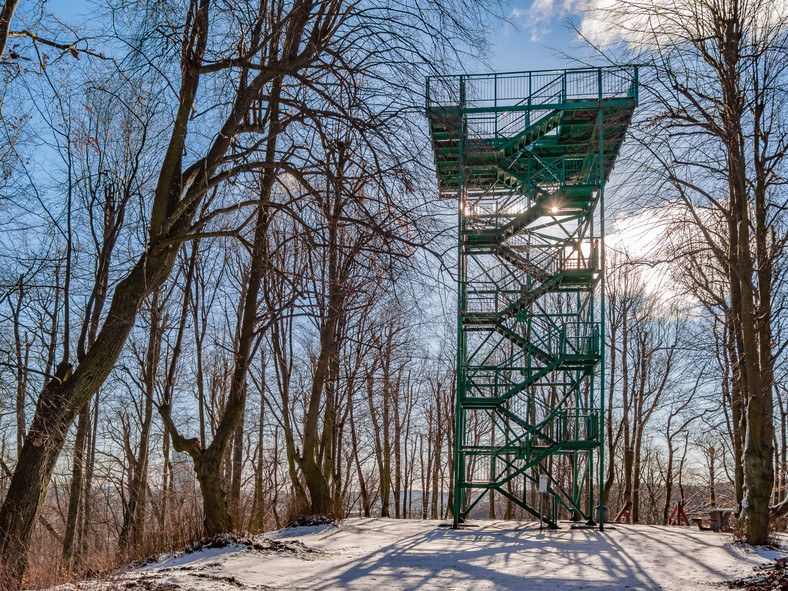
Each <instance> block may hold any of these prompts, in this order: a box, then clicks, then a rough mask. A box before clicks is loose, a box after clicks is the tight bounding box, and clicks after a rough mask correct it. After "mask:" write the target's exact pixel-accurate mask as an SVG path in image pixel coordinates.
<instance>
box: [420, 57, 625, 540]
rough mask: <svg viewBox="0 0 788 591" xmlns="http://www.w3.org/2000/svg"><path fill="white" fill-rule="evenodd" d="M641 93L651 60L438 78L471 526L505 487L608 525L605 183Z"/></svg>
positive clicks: (433, 119) (516, 499)
mask: <svg viewBox="0 0 788 591" xmlns="http://www.w3.org/2000/svg"><path fill="white" fill-rule="evenodd" d="M637 91H638V84H637V69H636V68H635V67H615V68H594V69H576V70H562V71H534V72H517V73H506V74H482V75H458V76H435V77H430V78H428V79H427V116H428V119H429V123H430V131H431V135H432V143H433V147H434V152H435V166H436V169H437V174H438V185H439V190H440V195H441V197H442V198H444V199H456V200H457V204H458V225H459V248H458V267H459V268H458V283H457V301H458V319H457V326H458V330H457V348H458V351H457V398H456V409H455V412H456V424H455V457H454V462H455V463H454V466H455V470H454V491H455V494H454V505H453V508H454V515H453V517H454V525H455V527H456V526H457V525H458V524H460V523H461V522H463V521H464V520H465V519H466V517H467V516H468V515H470V513H471V511H472V510H473V509H474V507H476V506H477V505H479V503H480V502H481V501H482V500H484V499H487V500H489V502H492V499H493V496H494V495H496V494H498V495H503V497H505V498H507V499H509V501H511V503H513V504H515V505H518V506H520V507H522V509H523V510H525V511H526V512H528V513H530V514H531V515H533V516H534V517H537V518H541V519H542V520H543V522H544V523H546V524H547V526H548V527H553V528H554V527H557V522H558V520H559V519H563V518H571V519H572V520H574V521H584V522H586V523H588V525H595V524H596V523H599V527H600V529H601V528H602V527H603V523H604V510H603V507H602V501H601V491H602V482H603V474H604V448H603V446H602V445H600V444H601V443H602V442H603V441H604V437H603V435H604V426H605V422H604V416H605V401H604V396H603V392H604V376H603V373H602V368H603V367H604V348H603V347H602V343H604V330H605V327H604V322H603V320H604V284H603V280H602V277H603V273H602V270H603V264H604V256H603V250H602V240H603V239H604V201H603V194H604V187H605V182H606V181H607V179H608V177H609V175H610V171H611V170H612V168H613V164H614V163H615V160H616V156H617V155H618V152H619V150H620V148H621V143H622V141H623V139H624V136H625V134H626V129H627V126H628V125H629V122H630V120H631V117H632V112H633V111H634V108H635V105H636V103H637Z"/></svg>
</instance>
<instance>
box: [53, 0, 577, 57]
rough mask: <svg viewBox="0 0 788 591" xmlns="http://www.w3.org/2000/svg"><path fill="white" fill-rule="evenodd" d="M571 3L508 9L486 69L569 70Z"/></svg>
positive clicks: (66, 1) (57, 9)
mask: <svg viewBox="0 0 788 591" xmlns="http://www.w3.org/2000/svg"><path fill="white" fill-rule="evenodd" d="M571 3H572V0H526V1H525V2H514V3H512V4H511V5H510V6H509V11H510V12H509V16H510V18H511V20H512V21H513V22H514V23H516V25H515V26H512V25H508V24H502V25H501V27H500V29H499V30H497V31H495V32H494V34H493V39H491V41H492V44H493V45H492V48H491V53H492V56H490V57H489V59H488V60H487V61H488V63H489V68H485V67H481V68H480V71H485V70H487V69H489V70H491V71H497V72H511V71H519V70H544V69H552V68H566V67H572V66H573V65H576V64H573V63H571V61H569V60H567V59H566V58H564V57H561V56H560V55H559V54H558V52H557V51H556V48H558V50H561V51H565V52H567V53H569V54H572V55H578V54H579V49H578V47H577V43H576V42H574V41H573V39H574V37H575V35H574V33H573V32H571V31H570V30H569V28H568V27H567V25H566V23H565V17H566V15H567V14H569V13H570V9H569V7H571V5H572V4H571ZM47 9H48V10H50V11H52V12H53V13H54V14H55V15H57V16H58V17H60V18H63V19H65V20H67V21H68V20H69V19H70V18H73V17H77V16H80V17H81V16H84V15H85V14H89V12H90V2H89V0H49V2H48V3H47Z"/></svg>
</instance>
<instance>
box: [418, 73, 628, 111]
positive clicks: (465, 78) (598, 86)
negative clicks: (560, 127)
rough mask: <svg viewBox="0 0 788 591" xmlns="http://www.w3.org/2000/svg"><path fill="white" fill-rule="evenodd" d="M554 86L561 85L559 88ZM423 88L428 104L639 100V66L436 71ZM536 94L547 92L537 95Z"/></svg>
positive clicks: (519, 105) (504, 105)
mask: <svg viewBox="0 0 788 591" xmlns="http://www.w3.org/2000/svg"><path fill="white" fill-rule="evenodd" d="M535 86H536V88H534V87H535ZM555 86H559V89H558V90H557V91H556V90H554V88H555ZM426 87H427V91H426V106H427V109H430V108H432V107H440V106H451V105H454V106H456V105H460V106H462V107H471V108H473V107H482V108H483V107H492V108H494V109H497V108H502V109H511V108H512V107H517V108H520V109H522V108H525V109H528V110H530V109H538V108H540V107H541V106H542V105H545V104H548V103H549V102H551V101H553V102H554V101H556V100H559V101H560V102H564V101H567V100H575V99H588V100H598V99H599V98H600V97H601V98H603V99H606V98H633V99H637V98H638V67H637V66H611V67H603V68H578V69H565V70H531V71H524V72H503V73H480V74H451V75H434V76H428V77H427V85H426ZM545 90H547V92H544V91H545ZM461 91H462V92H461ZM540 93H544V94H545V95H547V96H545V97H540ZM461 94H463V95H464V96H462V97H461V96H460V95H461ZM526 103H527V104H526Z"/></svg>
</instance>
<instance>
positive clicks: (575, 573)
mask: <svg viewBox="0 0 788 591" xmlns="http://www.w3.org/2000/svg"><path fill="white" fill-rule="evenodd" d="M560 525H561V529H559V530H557V531H548V530H544V531H539V527H538V525H537V524H536V523H534V522H518V521H478V522H474V523H472V524H471V526H470V527H464V528H463V529H460V530H452V529H450V528H447V527H441V522H438V521H416V520H394V519H362V518H356V519H348V520H346V521H345V522H343V523H342V524H341V525H340V526H333V525H323V526H316V527H304V528H293V529H284V530H280V531H278V532H274V533H271V534H267V536H268V537H270V538H275V539H277V540H279V541H286V540H292V539H298V540H300V541H301V542H303V544H305V546H306V548H303V547H301V546H300V545H297V544H290V545H288V546H287V547H286V548H285V549H284V550H280V551H279V552H274V551H259V550H252V549H248V548H243V547H240V546H228V547H226V548H211V549H205V550H200V551H197V552H193V553H190V554H182V555H177V554H176V555H165V556H162V557H160V559H159V560H158V561H157V562H154V563H152V564H149V565H147V566H145V567H141V568H138V569H135V570H132V571H128V572H125V573H118V575H117V576H115V577H113V580H112V581H105V582H102V583H100V584H97V582H93V583H92V584H85V583H83V584H81V585H78V586H68V587H69V588H71V589H74V588H79V589H140V590H142V589H147V590H165V589H168V590H172V591H177V590H184V591H185V590H190V589H192V590H206V589H215V590H226V589H233V590H236V591H237V590H239V589H310V590H311V589H314V590H326V589H358V590H375V591H384V590H389V589H396V590H405V589H408V590H410V589H471V590H473V591H481V590H485V589H518V590H524V589H665V590H671V591H673V590H675V591H684V590H688V589H715V588H716V589H721V588H725V585H724V584H722V583H723V581H725V580H727V579H731V578H735V577H743V576H748V575H751V574H752V567H753V566H755V565H759V564H763V563H765V562H768V561H770V560H773V559H775V558H778V557H780V555H781V554H779V553H778V552H775V551H770V550H766V549H757V550H754V549H752V548H749V547H746V546H741V545H738V544H734V543H733V538H732V536H731V534H722V533H714V532H711V531H699V530H698V529H697V528H688V527H661V526H631V525H610V526H608V527H607V528H606V530H605V532H604V533H602V532H599V531H598V530H596V529H571V524H570V523H568V522H567V523H564V522H562V523H561V524H560ZM88 585H89V586H88Z"/></svg>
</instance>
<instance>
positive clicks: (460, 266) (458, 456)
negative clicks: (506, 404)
mask: <svg viewBox="0 0 788 591" xmlns="http://www.w3.org/2000/svg"><path fill="white" fill-rule="evenodd" d="M459 90H460V100H459V104H458V110H459V117H460V130H459V141H458V151H457V152H458V153H457V196H458V199H457V232H458V236H457V238H458V240H457V388H456V390H457V392H456V400H455V404H454V504H453V506H452V527H454V528H456V527H458V526H459V524H460V523H461V521H462V517H461V513H462V510H463V507H464V505H465V487H464V486H463V483H464V481H465V454H464V453H463V451H462V448H463V446H464V444H465V409H464V408H463V406H462V400H463V398H465V393H466V390H467V383H466V377H465V349H466V337H465V331H464V330H463V326H462V318H463V314H464V313H465V312H466V311H467V301H466V290H467V279H468V277H467V275H468V273H467V269H466V260H465V248H464V237H465V211H464V210H463V207H467V204H466V203H465V200H466V198H467V196H466V194H465V187H464V182H463V164H464V157H463V150H464V144H465V134H466V129H465V124H466V122H465V78H464V77H463V76H460V88H459Z"/></svg>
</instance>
